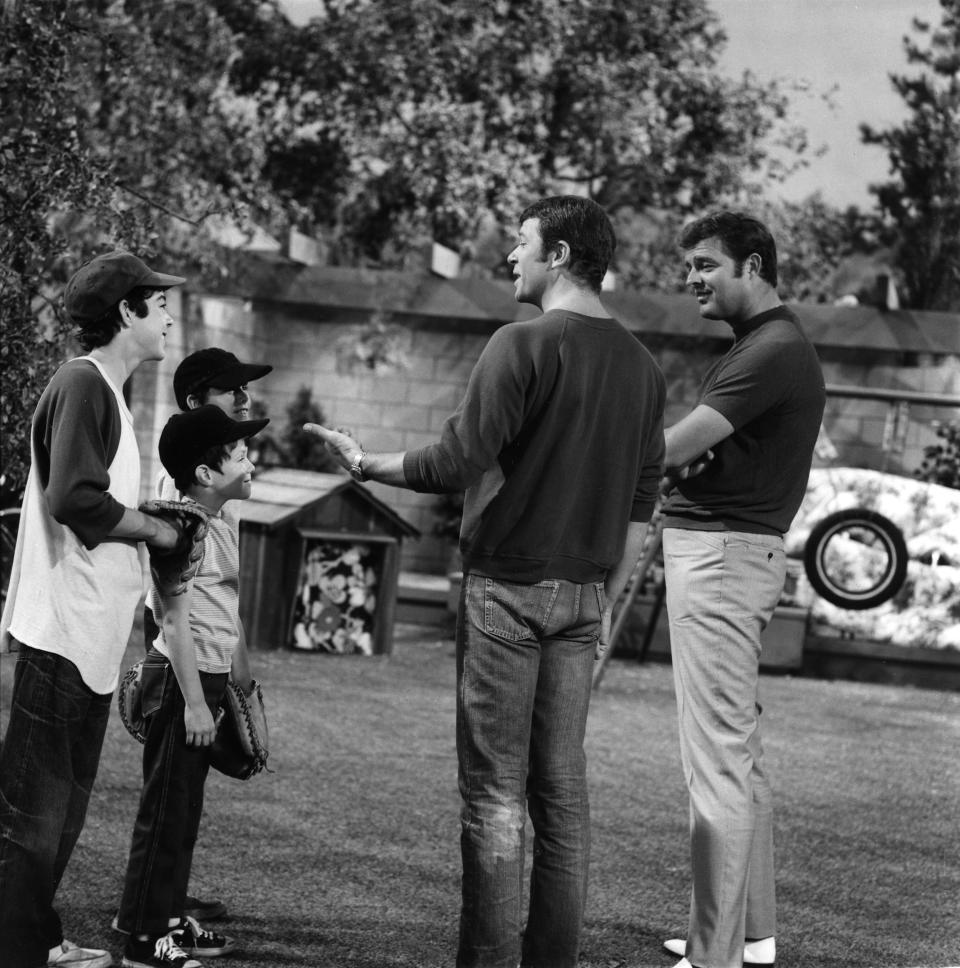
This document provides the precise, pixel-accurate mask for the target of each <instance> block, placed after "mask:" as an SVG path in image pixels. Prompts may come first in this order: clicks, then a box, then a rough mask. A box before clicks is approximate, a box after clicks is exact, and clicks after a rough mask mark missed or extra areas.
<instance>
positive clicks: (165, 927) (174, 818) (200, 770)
mask: <svg viewBox="0 0 960 968" xmlns="http://www.w3.org/2000/svg"><path fill="white" fill-rule="evenodd" d="M268 422H269V421H267V420H266V419H263V420H246V421H236V420H232V419H231V418H230V417H228V416H227V415H226V414H225V413H224V412H223V411H222V410H220V409H219V408H218V407H216V406H213V405H212V404H208V405H206V406H202V407H199V408H198V409H196V410H188V411H186V412H185V413H177V414H174V415H173V416H172V417H171V418H170V419H169V420H168V421H167V424H166V426H165V427H164V428H163V432H162V433H161V435H160V460H161V461H162V463H163V466H164V468H165V469H166V471H167V473H168V474H169V475H170V476H171V477H172V478H173V480H174V482H175V483H176V486H177V490H178V491H179V492H180V493H181V494H182V495H183V497H182V502H183V505H184V506H187V505H191V506H193V507H194V509H195V510H197V511H198V512H201V513H203V514H204V515H206V516H207V524H208V528H207V532H206V535H205V537H204V539H203V557H202V560H201V562H200V566H199V568H198V569H197V572H196V574H195V575H194V577H192V578H191V579H189V580H188V581H187V582H186V586H185V587H183V588H180V587H177V588H170V587H163V582H162V579H160V578H158V577H156V576H155V579H154V581H153V582H152V584H151V588H150V590H149V592H148V593H147V600H148V602H149V604H150V607H151V609H152V610H153V613H154V614H155V615H156V616H157V618H158V620H159V622H160V633H159V635H158V636H157V638H156V640H155V641H154V643H153V646H152V648H151V649H150V651H149V652H148V653H147V656H146V658H145V659H144V661H143V673H142V686H141V688H142V690H143V696H144V709H147V708H148V700H149V708H150V709H151V712H150V716H149V720H148V722H149V725H148V728H147V729H146V741H145V743H144V746H143V791H142V793H141V797H140V805H139V808H138V812H137V819H136V823H135V824H134V828H133V838H132V841H131V845H130V857H129V860H128V862H127V870H126V876H125V879H124V888H123V897H122V898H121V901H120V909H119V912H118V914H117V922H116V923H117V928H118V930H120V931H123V932H124V933H126V934H128V935H129V938H128V940H127V944H126V947H125V949H124V954H123V965H124V966H125V968H197V966H198V965H199V962H197V961H195V960H194V958H195V957H197V956H199V957H203V956H204V955H206V956H207V957H219V956H220V955H224V954H226V953H227V952H228V951H230V950H231V949H232V948H233V941H232V940H231V939H230V938H226V937H224V936H223V935H220V934H217V933H216V932H213V931H208V930H206V929H205V928H204V927H203V926H202V925H200V924H199V923H198V922H197V920H196V919H194V918H192V917H190V916H185V915H184V902H185V898H186V891H187V881H188V879H189V875H190V865H191V859H192V855H193V850H194V846H195V844H196V840H197V831H198V829H199V826H200V817H201V813H202V811H203V786H204V782H205V780H206V776H207V772H208V770H209V761H210V756H209V754H210V744H211V743H212V742H213V738H214V735H215V733H216V725H215V721H214V717H215V714H216V710H217V708H218V707H219V705H220V700H221V699H222V698H223V693H224V690H225V689H226V685H227V679H228V677H232V678H233V680H234V681H235V682H236V683H237V685H239V686H240V687H241V688H242V689H243V690H244V692H245V693H246V694H247V695H249V694H250V692H251V691H252V689H253V682H252V679H251V676H250V669H249V665H248V664H247V661H246V656H245V654H243V655H241V648H242V645H243V624H242V622H241V621H240V610H239V593H238V589H239V578H240V553H239V546H238V542H237V535H236V533H235V531H234V529H233V528H232V527H231V526H230V525H229V524H228V523H227V522H226V521H224V519H223V515H222V513H221V512H222V510H223V506H224V504H225V503H226V502H227V501H232V500H241V501H242V500H245V499H246V498H248V497H249V496H250V482H251V478H252V475H253V464H252V463H251V462H250V460H249V458H248V457H247V444H246V441H247V439H248V438H250V437H252V436H253V435H254V434H257V433H259V432H260V431H261V430H263V428H264V427H265V426H266V425H267V423H268ZM171 680H173V681H175V683H176V687H177V688H173V689H171V688H169V683H170V682H171Z"/></svg>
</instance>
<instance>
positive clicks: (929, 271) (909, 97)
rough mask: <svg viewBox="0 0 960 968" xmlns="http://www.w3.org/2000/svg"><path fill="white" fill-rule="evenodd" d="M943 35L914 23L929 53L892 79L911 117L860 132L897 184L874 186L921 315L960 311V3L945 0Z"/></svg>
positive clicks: (916, 48) (912, 53) (916, 50)
mask: <svg viewBox="0 0 960 968" xmlns="http://www.w3.org/2000/svg"><path fill="white" fill-rule="evenodd" d="M940 4H941V7H942V8H943V20H942V23H941V25H940V27H939V28H938V29H934V28H932V27H931V26H930V24H927V23H924V22H922V21H920V20H917V19H915V20H914V21H913V29H914V30H915V31H916V32H917V33H918V34H919V35H921V36H922V37H924V38H925V39H927V40H928V41H929V44H928V46H927V47H926V48H922V47H921V46H920V44H919V43H918V42H916V41H914V40H911V39H910V38H909V37H905V38H904V49H905V50H906V54H907V60H908V62H909V63H911V64H919V65H922V67H923V68H924V70H922V71H921V73H920V74H919V75H916V76H907V75H898V74H891V75H890V80H891V83H892V84H893V86H894V88H895V89H896V91H897V93H898V94H899V95H900V96H901V97H902V98H903V100H904V102H905V103H906V106H907V108H908V109H909V111H910V116H909V117H908V118H907V120H906V121H904V122H903V124H901V125H899V126H897V127H891V128H886V129H883V130H877V129H874V128H872V127H870V126H869V125H861V128H860V130H861V137H862V140H863V141H864V143H865V144H875V145H881V146H882V147H884V148H886V150H887V152H888V154H889V157H890V168H891V172H892V174H893V175H894V176H895V177H894V179H893V180H891V181H889V182H885V183H883V184H880V185H873V186H871V191H872V192H873V194H874V195H876V197H877V201H878V203H879V206H880V209H881V211H882V212H883V213H884V214H885V215H886V216H887V218H888V219H889V221H890V222H892V228H893V229H894V231H895V234H896V236H897V237H898V239H899V245H898V263H899V268H900V270H901V272H902V275H903V283H904V285H903V288H904V290H905V296H906V298H905V302H906V304H907V305H909V306H911V307H914V308H917V309H940V310H954V311H955V310H958V309H960V0H940Z"/></svg>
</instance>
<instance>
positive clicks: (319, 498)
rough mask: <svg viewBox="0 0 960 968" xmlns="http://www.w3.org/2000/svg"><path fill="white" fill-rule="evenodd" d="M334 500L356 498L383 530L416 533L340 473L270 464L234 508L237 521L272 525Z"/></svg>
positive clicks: (416, 532) (416, 534)
mask: <svg viewBox="0 0 960 968" xmlns="http://www.w3.org/2000/svg"><path fill="white" fill-rule="evenodd" d="M335 500H352V501H353V502H357V501H360V502H361V503H363V504H365V505H366V506H367V507H368V508H369V511H370V514H371V515H372V516H373V517H375V518H378V519H380V521H381V523H382V525H383V528H384V529H385V530H387V531H389V532H391V533H394V534H396V533H398V532H399V533H400V534H402V535H404V536H405V537H411V538H418V537H419V536H420V532H419V531H418V530H417V529H416V528H415V527H414V526H413V525H412V524H409V523H408V522H407V521H404V519H403V518H401V517H400V515H398V514H397V513H396V512H395V511H394V510H393V509H392V508H390V507H389V506H388V505H386V504H384V503H383V501H381V500H379V499H378V498H376V497H374V495H373V494H372V493H371V492H370V490H369V489H368V488H366V487H364V486H363V485H362V484H358V483H357V482H356V481H355V480H353V478H352V477H346V476H345V475H343V474H321V473H319V472H317V471H302V470H297V469H295V468H292V467H271V468H269V469H268V470H265V471H261V472H260V473H258V474H257V475H256V476H255V477H254V479H253V486H252V488H251V493H250V497H249V498H248V499H247V500H246V501H238V502H237V503H236V504H235V505H234V507H235V508H236V513H237V517H238V518H239V519H240V520H241V521H245V522H248V523H250V524H257V525H261V526H263V527H265V528H276V527H278V526H279V525H281V524H283V523H285V522H287V521H289V520H291V519H292V518H295V517H297V516H298V515H300V514H301V513H302V512H303V511H305V510H307V509H310V508H314V507H316V506H317V505H320V504H323V503H325V502H327V501H335Z"/></svg>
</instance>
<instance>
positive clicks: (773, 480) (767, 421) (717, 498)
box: [664, 306, 826, 534]
mask: <svg viewBox="0 0 960 968" xmlns="http://www.w3.org/2000/svg"><path fill="white" fill-rule="evenodd" d="M734 335H735V342H734V344H733V346H732V347H731V348H730V350H729V351H728V352H727V353H726V354H725V355H724V356H723V357H722V358H721V359H720V360H718V361H717V363H715V364H714V365H713V366H712V367H711V369H710V370H709V372H708V373H707V375H706V377H705V378H704V381H703V384H702V386H701V390H700V397H699V400H698V403H702V404H705V405H706V406H708V407H711V408H713V409H714V410H716V411H717V412H718V413H720V414H722V415H723V416H724V417H726V419H727V420H728V421H730V423H731V424H732V426H733V428H734V429H733V433H732V434H731V435H730V436H729V437H727V438H726V439H725V440H722V441H721V442H720V443H719V444H717V445H716V446H715V447H714V448H713V452H714V459H713V461H712V462H711V463H710V464H709V465H708V467H707V468H706V470H705V471H704V472H703V473H701V474H699V475H697V476H695V477H691V478H689V479H687V480H685V481H682V482H680V484H679V485H678V487H677V489H676V490H675V491H674V492H673V493H672V494H671V496H670V498H669V499H668V501H667V503H666V506H665V507H664V515H665V518H664V525H665V526H666V527H681V528H695V529H708V530H729V531H747V532H752V533H760V534H783V533H784V532H785V531H786V530H787V529H788V528H789V527H790V523H791V522H792V521H793V517H794V515H795V514H796V513H797V509H798V508H799V507H800V504H801V502H802V501H803V496H804V493H805V491H806V487H807V478H808V477H809V474H810V464H811V462H812V459H813V447H814V444H815V443H816V440H817V434H818V432H819V429H820V421H821V420H822V418H823V408H824V403H825V399H826V396H825V391H824V382H823V372H822V370H821V368H820V362H819V360H818V359H817V354H816V351H815V350H814V348H813V346H812V344H811V343H810V341H809V340H808V339H807V337H806V335H805V334H804V333H803V331H802V330H801V329H800V325H799V323H798V321H797V318H796V316H794V314H793V313H792V312H791V311H790V310H789V309H787V308H786V307H785V306H778V307H776V308H775V309H771V310H768V311H767V312H765V313H761V314H760V315H758V316H755V317H753V319H750V320H748V321H747V322H746V323H743V324H742V325H740V326H738V327H735V329H734Z"/></svg>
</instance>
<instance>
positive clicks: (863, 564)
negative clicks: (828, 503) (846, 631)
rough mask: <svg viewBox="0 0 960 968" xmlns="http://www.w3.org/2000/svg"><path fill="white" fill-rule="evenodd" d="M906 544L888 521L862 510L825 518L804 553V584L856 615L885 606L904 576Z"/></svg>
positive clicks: (813, 530)
mask: <svg viewBox="0 0 960 968" xmlns="http://www.w3.org/2000/svg"><path fill="white" fill-rule="evenodd" d="M907 560H908V554H907V544H906V542H905V541H904V539H903V534H902V533H901V531H900V529H899V528H898V527H897V526H896V525H895V524H894V523H893V522H892V521H891V520H889V518H885V517H884V516H883V515H882V514H879V513H878V512H876V511H869V510H867V509H866V508H847V509H846V510H844V511H835V512H834V513H833V514H828V515H827V516H826V517H825V518H824V519H823V520H822V521H820V522H819V523H818V524H817V525H816V526H815V527H814V528H813V529H812V530H811V531H810V537H809V538H808V539H807V543H806V545H805V546H804V550H803V565H804V569H805V570H806V573H807V578H808V579H809V580H810V584H811V585H812V586H813V588H814V590H815V591H816V592H817V594H819V595H820V596H821V597H823V598H825V599H826V600H827V601H828V602H830V603H831V604H833V605H838V606H839V607H840V608H848V609H852V610H854V611H860V610H863V609H868V608H876V607H877V606H878V605H882V604H883V603H884V602H886V601H889V600H890V599H891V598H893V596H894V595H896V594H897V592H898V591H900V589H901V588H902V587H903V582H904V579H905V578H906V576H907Z"/></svg>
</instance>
